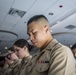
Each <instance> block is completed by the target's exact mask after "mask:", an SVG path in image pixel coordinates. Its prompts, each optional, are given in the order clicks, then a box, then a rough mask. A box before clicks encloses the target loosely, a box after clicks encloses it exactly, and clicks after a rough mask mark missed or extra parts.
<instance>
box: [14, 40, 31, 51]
mask: <svg viewBox="0 0 76 75" xmlns="http://www.w3.org/2000/svg"><path fill="white" fill-rule="evenodd" d="M14 45H15V46H18V47H20V48H23V47H24V46H26V47H27V48H28V50H29V51H30V50H31V49H32V45H30V44H29V43H28V42H27V40H25V39H19V40H17V41H16V42H15V43H14Z"/></svg>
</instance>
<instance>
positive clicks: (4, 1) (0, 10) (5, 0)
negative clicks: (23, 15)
mask: <svg viewBox="0 0 76 75" xmlns="http://www.w3.org/2000/svg"><path fill="white" fill-rule="evenodd" d="M13 1H14V0H0V17H1V18H0V26H1V25H2V23H3V21H4V19H5V17H6V16H7V13H8V11H9V9H10V7H11V6H12V4H13Z"/></svg>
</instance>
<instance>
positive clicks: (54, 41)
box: [41, 39, 58, 52]
mask: <svg viewBox="0 0 76 75" xmlns="http://www.w3.org/2000/svg"><path fill="white" fill-rule="evenodd" d="M57 43H58V41H57V40H56V39H53V40H52V41H50V43H49V44H48V45H47V46H46V48H45V49H44V50H42V51H41V52H44V51H46V50H50V49H52V48H53V46H55V45H56V44H57Z"/></svg>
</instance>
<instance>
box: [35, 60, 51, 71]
mask: <svg viewBox="0 0 76 75" xmlns="http://www.w3.org/2000/svg"><path fill="white" fill-rule="evenodd" d="M49 67H50V64H49V61H42V62H39V61H38V62H37V64H36V66H35V68H36V70H37V71H38V72H44V71H47V70H48V69H49Z"/></svg>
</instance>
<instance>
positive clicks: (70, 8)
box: [45, 0, 76, 25]
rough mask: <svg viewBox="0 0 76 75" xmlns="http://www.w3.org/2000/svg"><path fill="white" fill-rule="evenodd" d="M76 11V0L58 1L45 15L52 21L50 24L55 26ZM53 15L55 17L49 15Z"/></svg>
mask: <svg viewBox="0 0 76 75" xmlns="http://www.w3.org/2000/svg"><path fill="white" fill-rule="evenodd" d="M75 11H76V0H57V2H56V3H55V4H54V5H52V6H51V7H50V8H49V9H48V10H46V12H45V15H46V16H47V18H48V19H49V21H50V24H51V25H52V24H53V25H54V23H56V22H57V21H59V20H63V19H64V18H66V17H67V16H69V15H71V14H72V13H74V12H75ZM49 13H53V15H49Z"/></svg>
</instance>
